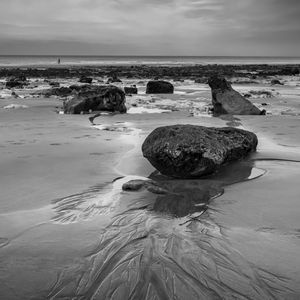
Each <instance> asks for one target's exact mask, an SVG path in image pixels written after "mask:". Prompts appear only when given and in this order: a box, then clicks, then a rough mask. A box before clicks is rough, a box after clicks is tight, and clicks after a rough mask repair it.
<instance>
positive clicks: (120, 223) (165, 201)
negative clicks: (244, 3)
mask: <svg viewBox="0 0 300 300" xmlns="http://www.w3.org/2000/svg"><path fill="white" fill-rule="evenodd" d="M253 169H255V167H254V162H253V161H244V162H237V163H235V164H232V165H230V166H228V167H227V168H223V169H221V170H220V171H219V172H218V173H217V174H215V175H212V176H209V177H207V178H204V179H201V180H171V179H168V178H165V177H163V176H160V175H159V174H156V173H154V174H152V175H151V176H150V178H151V179H152V180H155V181H156V182H158V184H159V185H160V186H161V187H163V188H164V189H167V190H168V191H169V193H168V194H166V195H159V196H157V195H154V194H152V193H150V192H149V191H146V190H142V191H141V192H129V193H128V192H121V193H122V197H120V198H119V200H120V204H121V205H118V206H114V209H112V210H110V213H111V223H110V224H109V225H108V226H106V227H105V228H103V229H102V230H101V232H100V236H99V243H98V247H96V248H95V249H94V250H93V251H92V252H91V253H90V254H89V255H88V256H86V257H85V259H84V261H83V263H82V265H78V266H74V267H73V268H71V269H67V270H63V271H62V272H61V273H60V274H59V276H58V278H57V281H56V282H55V284H54V285H53V287H52V288H51V290H50V292H49V294H48V298H49V299H185V298H186V299H280V297H281V293H283V292H284V291H286V290H287V281H288V279H287V278H284V277H281V276H279V275H276V274H272V273H271V272H268V271H267V270H263V269H262V268H260V267H257V266H254V265H252V264H250V263H249V262H248V261H247V260H246V259H245V258H244V257H243V256H242V255H241V254H240V253H239V252H238V251H237V250H235V249H234V247H232V246H231V244H230V242H229V240H228V239H227V238H226V235H224V233H223V229H222V228H221V227H220V226H218V225H217V224H216V223H215V222H214V221H213V219H212V218H211V217H210V210H209V209H208V210H207V208H208V207H209V201H210V199H212V198H215V197H217V196H218V195H220V194H222V192H223V188H224V186H227V185H231V184H234V183H237V182H241V181H245V180H248V179H249V178H250V179H254V178H253V173H255V176H256V177H259V176H261V175H263V174H264V172H265V171H264V170H260V169H256V170H255V172H253ZM125 178H126V177H125ZM121 180H122V182H124V178H122V179H121ZM127 180H130V178H127ZM117 181H118V180H117ZM99 192H100V191H99ZM82 199H84V197H82ZM61 201H62V203H64V201H63V200H61ZM112 201H113V200H112ZM59 202H60V201H57V202H56V210H57V212H58V215H57V216H58V217H56V218H55V221H56V222H57V221H59V220H60V221H61V222H64V221H65V219H64V218H61V219H59V216H60V215H61V214H60V212H59V210H60V203H59ZM122 204H123V205H122ZM64 207H65V204H63V205H62V210H64ZM111 207H113V206H111ZM75 210H76V209H75ZM69 213H70V211H69ZM100 214H101V212H100Z"/></svg>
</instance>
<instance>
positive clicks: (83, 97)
mask: <svg viewBox="0 0 300 300" xmlns="http://www.w3.org/2000/svg"><path fill="white" fill-rule="evenodd" d="M93 111H110V112H120V113H126V106H125V93H124V92H123V91H122V90H121V89H120V88H118V87H116V86H113V85H109V86H93V87H92V88H90V89H88V88H85V90H83V91H79V92H77V94H76V95H75V96H74V97H73V98H72V99H70V100H68V101H66V102H65V103H64V112H65V113H66V114H80V113H82V112H83V113H84V112H93Z"/></svg>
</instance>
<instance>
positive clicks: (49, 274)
mask: <svg viewBox="0 0 300 300" xmlns="http://www.w3.org/2000/svg"><path fill="white" fill-rule="evenodd" d="M131 81H133V82H137V80H135V81H134V80H131ZM131 81H130V82H131ZM128 82H129V81H128ZM234 87H235V88H236V89H237V90H240V91H241V92H242V91H245V90H247V91H249V90H251V89H255V88H257V89H261V88H269V86H267V85H266V84H263V83H262V84H261V86H259V87H258V86H257V85H255V86H251V85H250V86H249V85H246V86H245V85H235V86H234ZM139 88H140V91H141V92H143V84H140V86H139ZM270 89H271V88H270ZM272 89H275V91H273V92H275V93H276V91H278V92H279V94H277V96H276V97H272V98H268V99H264V98H259V99H253V101H254V102H255V103H258V104H259V105H261V103H263V102H268V106H266V107H264V108H266V109H267V111H269V113H270V114H269V115H267V116H238V117H222V118H214V117H211V116H210V115H208V114H207V105H208V104H209V99H210V91H209V90H208V88H207V86H206V85H202V84H198V85H195V84H194V83H193V82H190V81H186V82H183V83H176V86H175V90H176V92H175V94H174V95H155V96H150V95H144V94H141V95H137V96H133V97H127V103H128V106H129V107H131V106H132V104H137V108H141V107H144V108H147V109H148V110H149V111H148V113H141V114H134V113H133V114H125V115H114V116H103V117H99V118H97V119H95V124H96V125H95V126H92V125H91V124H90V123H89V121H88V116H87V115H77V116H72V115H60V114H57V113H56V110H57V109H56V107H59V106H60V105H61V100H60V99H58V98H56V99H54V98H49V99H45V98H41V97H40V98H30V97H28V98H25V99H13V98H11V97H5V99H1V100H0V101H1V109H0V132H1V134H0V136H1V138H0V147H1V158H0V168H1V173H0V185H1V187H0V188H1V201H0V261H1V267H0V281H1V285H0V296H1V297H0V298H3V299H176V297H177V299H233V298H236V299H298V298H299V297H300V288H299V286H300V271H299V270H300V264H299V259H298V254H299V250H300V240H299V237H300V235H299V230H300V222H299V216H298V214H299V209H300V204H299V199H300V189H299V186H298V181H299V180H298V178H299V175H300V168H299V166H300V138H299V137H300V133H299V125H300V124H299V116H298V112H299V103H300V102H299V100H300V95H299V94H298V89H297V86H292V85H290V86H284V87H281V86H279V87H272ZM19 93H20V94H22V93H24V92H21V91H20V92H19ZM12 103H13V104H20V105H26V106H27V108H17V109H3V107H5V106H7V105H9V104H12ZM132 107H136V106H132ZM151 109H162V110H168V111H169V112H167V113H149V112H151ZM282 111H289V112H290V113H289V114H287V115H285V114H281V112H282ZM133 112H134V111H133ZM152 112H153V111H152ZM271 113H272V114H271ZM178 123H180V124H198V125H204V126H228V125H231V126H237V127H239V128H245V129H247V130H252V131H253V132H255V133H256V134H257V135H258V139H259V145H258V150H257V152H256V153H255V154H254V155H252V156H251V157H249V159H247V160H245V161H242V162H237V163H234V164H232V165H230V166H228V167H226V168H224V169H222V170H221V171H220V172H219V173H217V174H215V175H212V176H209V177H206V178H203V179H199V180H170V179H166V178H163V177H161V176H159V175H158V174H156V173H155V172H154V171H155V170H154V169H153V167H152V166H151V165H150V164H149V163H148V162H147V161H146V160H145V159H144V158H143V157H142V154H141V150H140V148H141V144H142V142H143V140H144V139H145V137H146V136H147V134H148V133H149V132H151V131H152V130H153V129H154V128H156V127H158V126H163V125H170V124H178ZM135 178H145V179H146V178H152V179H155V180H157V181H158V182H160V184H162V185H163V186H164V187H167V188H168V189H169V190H171V191H173V192H174V193H176V195H177V196H176V197H174V198H172V197H171V198H170V197H166V196H163V195H156V194H153V193H151V192H149V191H147V190H142V191H140V192H124V191H122V190H121V186H122V184H123V183H124V182H127V181H128V180H130V179H135ZM174 215H176V216H177V217H175V216H174Z"/></svg>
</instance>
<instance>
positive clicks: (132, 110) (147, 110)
mask: <svg viewBox="0 0 300 300" xmlns="http://www.w3.org/2000/svg"><path fill="white" fill-rule="evenodd" d="M168 112H171V110H169V109H160V108H146V107H142V106H140V107H130V108H129V109H128V111H127V113H128V114H145V113H146V114H161V113H168Z"/></svg>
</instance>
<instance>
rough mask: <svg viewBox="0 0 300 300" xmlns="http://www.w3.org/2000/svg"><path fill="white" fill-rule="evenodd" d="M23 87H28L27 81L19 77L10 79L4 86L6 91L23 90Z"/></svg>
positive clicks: (21, 76)
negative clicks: (12, 89)
mask: <svg viewBox="0 0 300 300" xmlns="http://www.w3.org/2000/svg"><path fill="white" fill-rule="evenodd" d="M24 85H28V82H27V79H26V77H25V76H23V75H20V76H18V77H14V76H13V77H10V78H9V79H8V80H7V81H6V84H5V87H6V88H7V89H11V88H23V87H24Z"/></svg>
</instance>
